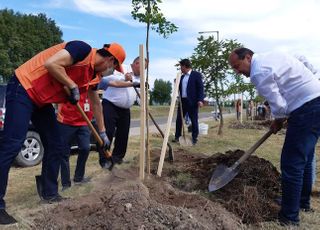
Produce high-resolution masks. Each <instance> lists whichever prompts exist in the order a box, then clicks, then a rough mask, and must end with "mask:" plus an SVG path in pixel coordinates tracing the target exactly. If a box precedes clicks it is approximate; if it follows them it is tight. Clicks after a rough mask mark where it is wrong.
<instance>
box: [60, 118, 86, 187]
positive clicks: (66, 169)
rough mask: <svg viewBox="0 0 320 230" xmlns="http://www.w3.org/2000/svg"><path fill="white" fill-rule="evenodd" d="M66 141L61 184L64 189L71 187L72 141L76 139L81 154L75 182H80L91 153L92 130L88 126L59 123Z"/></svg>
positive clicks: (62, 160)
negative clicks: (70, 162) (70, 159)
mask: <svg viewBox="0 0 320 230" xmlns="http://www.w3.org/2000/svg"><path fill="white" fill-rule="evenodd" d="M59 126H60V131H61V134H62V135H63V139H64V150H63V155H62V159H61V184H62V186H64V187H68V186H71V181H70V164H69V157H70V147H71V143H72V140H73V139H74V138H76V140H77V143H78V147H79V153H78V159H77V165H76V170H75V173H74V178H73V180H74V181H75V182H79V181H81V180H82V179H83V176H84V174H85V168H86V162H87V159H88V156H89V152H90V130H89V127H88V126H72V125H66V124H62V123H59Z"/></svg>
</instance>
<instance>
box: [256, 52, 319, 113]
mask: <svg viewBox="0 0 320 230" xmlns="http://www.w3.org/2000/svg"><path fill="white" fill-rule="evenodd" d="M250 79H251V82H252V83H253V84H254V85H255V86H256V88H257V90H258V93H259V94H260V95H261V96H263V97H264V98H265V99H266V100H267V101H268V102H269V105H270V107H271V112H272V114H273V116H274V117H275V118H283V117H287V116H289V115H290V113H291V112H292V111H294V110H295V109H297V108H299V107H300V106H302V105H303V104H304V103H306V102H308V101H311V100H312V99H314V98H317V97H319V96H320V81H319V80H318V79H317V78H316V77H315V75H314V74H313V73H312V72H311V71H310V70H309V69H307V68H306V67H305V66H304V64H303V63H302V62H300V61H299V60H298V59H297V58H295V57H293V56H289V55H287V54H284V53H280V52H271V53H264V54H254V55H253V56H252V60H251V71H250Z"/></svg>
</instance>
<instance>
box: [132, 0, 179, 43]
mask: <svg viewBox="0 0 320 230" xmlns="http://www.w3.org/2000/svg"><path fill="white" fill-rule="evenodd" d="M159 3H162V1H161V0H132V7H133V10H132V11H131V15H132V17H133V19H134V20H138V21H139V22H142V23H146V24H147V27H148V26H151V29H152V30H154V31H156V32H157V33H158V34H159V35H162V36H163V37H164V38H168V36H169V35H170V34H172V33H174V32H176V31H178V27H177V26H176V25H175V24H173V23H171V22H170V21H167V19H166V18H165V17H164V15H163V14H162V13H161V12H160V8H159V7H158V4H159Z"/></svg>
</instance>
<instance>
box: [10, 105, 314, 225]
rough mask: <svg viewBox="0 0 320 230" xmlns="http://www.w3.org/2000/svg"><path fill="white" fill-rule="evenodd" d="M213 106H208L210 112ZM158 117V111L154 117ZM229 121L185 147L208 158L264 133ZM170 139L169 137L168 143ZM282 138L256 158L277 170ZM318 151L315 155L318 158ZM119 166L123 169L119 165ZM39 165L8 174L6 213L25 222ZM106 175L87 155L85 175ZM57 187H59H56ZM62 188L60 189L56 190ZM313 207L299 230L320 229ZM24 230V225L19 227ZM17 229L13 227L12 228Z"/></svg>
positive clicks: (132, 146)
mask: <svg viewBox="0 0 320 230" xmlns="http://www.w3.org/2000/svg"><path fill="white" fill-rule="evenodd" d="M162 109H163V114H167V113H166V111H168V107H166V108H165V107H163V108H161V109H160V110H162ZM134 110H135V108H134ZM211 110H212V107H210V110H209V111H211ZM158 114H160V112H158V110H157V115H158ZM232 121H233V120H232V119H231V118H229V119H226V120H225V126H224V130H223V132H224V133H223V135H222V136H218V135H217V130H218V126H217V125H218V122H215V121H209V122H206V123H208V124H209V131H208V135H203V136H200V137H199V142H198V144H197V145H196V146H194V147H191V148H190V147H185V148H188V150H189V151H192V152H194V153H204V154H207V155H211V154H214V153H217V152H221V153H224V152H226V151H227V150H236V149H242V150H248V149H249V148H250V147H251V146H252V145H253V144H254V143H255V142H256V141H257V140H258V139H259V138H260V137H261V136H262V135H263V134H264V133H265V132H266V130H255V129H231V128H229V127H228V126H229V125H228V124H229V123H230V122H232ZM172 131H173V130H172ZM172 138H173V136H171V137H170V138H169V140H171V139H172ZM283 140H284V135H272V136H271V137H270V138H269V139H268V140H267V141H266V142H265V143H264V144H262V146H261V147H260V148H259V149H258V150H257V151H256V153H255V154H256V155H258V156H260V157H263V158H265V159H267V160H269V161H271V162H272V163H273V164H274V165H275V166H276V167H277V168H278V169H279V166H280V165H279V158H280V152H281V147H282V144H283ZM150 143H151V148H161V146H162V139H160V138H159V137H156V136H155V135H154V136H152V137H151V141H150ZM139 145H140V138H139V136H133V137H130V140H129V144H128V146H129V148H128V153H127V156H126V159H128V160H132V159H133V158H136V157H137V156H138V153H139ZM172 147H173V149H175V148H181V147H180V146H179V145H178V144H172ZM318 149H319V148H317V149H316V150H317V151H316V152H317V155H318V159H319V157H320V156H319V151H318ZM70 161H71V172H72V174H73V172H74V167H75V162H76V156H75V155H73V156H71V158H70ZM121 167H122V166H121ZM40 170H41V167H40V165H38V166H35V167H31V168H14V167H13V168H12V169H11V171H10V178H9V184H8V189H7V195H6V197H5V198H6V202H7V209H8V211H9V213H11V214H13V215H14V216H15V217H17V218H18V220H19V219H20V220H22V219H23V220H25V216H26V213H30V212H32V210H37V209H38V208H39V207H40V206H39V197H38V195H37V192H36V186H35V179H34V176H35V175H38V174H40ZM104 173H105V172H103V171H102V170H101V169H100V166H99V164H98V154H97V153H96V152H92V153H91V154H90V156H89V159H88V162H87V167H86V175H87V176H92V177H99V176H102V175H103V174H104ZM59 183H60V182H59ZM59 186H60V184H59ZM59 189H61V188H59ZM91 189H92V187H91V185H90V184H88V185H85V186H73V187H72V188H71V189H69V190H66V191H65V192H63V193H61V194H62V195H65V196H69V197H78V196H81V195H84V194H87V193H89V192H90V191H91ZM314 190H315V191H316V192H317V194H318V193H319V191H320V181H319V180H318V181H317V183H316V186H315V188H314ZM312 206H313V208H314V209H315V212H314V213H311V214H306V213H301V215H300V217H301V226H300V228H299V229H314V230H316V229H320V197H319V195H317V196H313V197H312ZM19 227H20V228H21V229H25V226H19ZM245 228H246V229H286V228H284V227H281V226H279V225H278V224H276V223H275V222H267V223H262V225H261V227H256V226H245ZM15 229H16V228H15Z"/></svg>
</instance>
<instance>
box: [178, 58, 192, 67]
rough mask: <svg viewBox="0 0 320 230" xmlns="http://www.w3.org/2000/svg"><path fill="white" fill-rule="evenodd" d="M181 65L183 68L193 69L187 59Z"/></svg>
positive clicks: (180, 62)
mask: <svg viewBox="0 0 320 230" xmlns="http://www.w3.org/2000/svg"><path fill="white" fill-rule="evenodd" d="M179 64H180V65H182V66H185V67H187V68H191V62H190V60H189V59H187V58H185V59H182V60H181V61H179Z"/></svg>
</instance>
